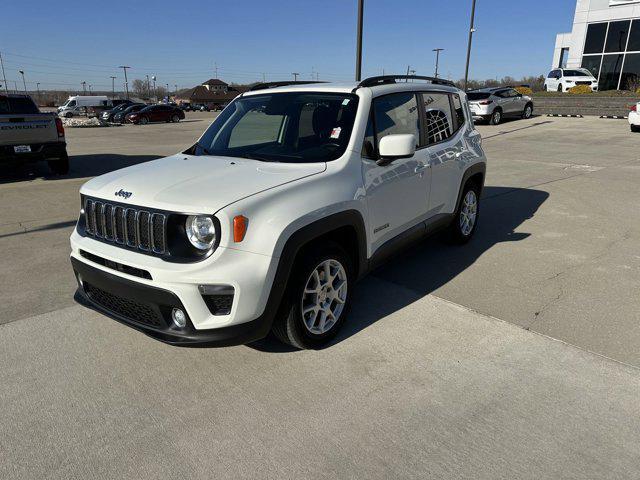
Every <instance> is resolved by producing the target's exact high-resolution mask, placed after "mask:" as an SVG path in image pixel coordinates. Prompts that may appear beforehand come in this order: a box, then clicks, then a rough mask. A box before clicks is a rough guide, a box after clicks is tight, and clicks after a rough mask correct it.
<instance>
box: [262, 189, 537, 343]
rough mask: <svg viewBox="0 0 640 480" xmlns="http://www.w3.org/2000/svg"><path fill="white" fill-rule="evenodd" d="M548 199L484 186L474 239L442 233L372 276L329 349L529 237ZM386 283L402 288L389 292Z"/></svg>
mask: <svg viewBox="0 0 640 480" xmlns="http://www.w3.org/2000/svg"><path fill="white" fill-rule="evenodd" d="M548 197H549V194H548V193H547V192H543V191H540V190H533V189H528V188H508V187H485V189H484V192H483V195H482V201H481V212H480V223H479V224H478V229H477V231H476V233H475V236H474V238H473V239H472V240H471V241H470V242H469V243H468V244H466V245H461V246H451V245H448V244H447V243H446V242H444V241H443V240H444V238H443V237H444V235H436V236H434V237H432V238H429V239H427V240H425V241H424V242H422V243H420V244H418V245H417V246H416V247H414V248H411V249H409V250H407V251H406V252H404V253H402V254H401V255H399V256H397V257H396V258H394V259H392V260H391V261H389V262H387V263H386V264H385V265H383V266H382V267H380V268H378V269H377V270H375V271H373V272H371V273H370V274H369V276H368V277H366V278H365V279H363V280H362V281H361V282H360V283H359V284H358V285H357V289H356V292H355V295H354V298H353V304H352V308H351V312H350V314H349V317H348V319H347V322H346V323H345V325H344V326H343V328H342V330H341V331H340V333H339V335H338V336H337V337H336V339H335V340H334V341H333V342H332V343H331V345H335V344H336V343H339V342H341V341H344V340H345V339H347V338H349V337H350V336H352V335H356V334H358V333H359V332H360V331H362V330H364V329H365V328H367V327H368V326H370V325H372V324H374V323H375V322H377V321H378V320H380V319H382V318H384V317H386V316H388V315H390V314H392V313H394V312H396V311H398V310H400V309H402V308H404V307H406V306H407V305H409V304H411V303H413V302H415V301H416V300H419V299H420V298H422V297H424V296H426V295H428V294H430V293H431V292H433V291H435V290H437V289H438V288H439V287H441V286H443V285H445V284H446V283H448V282H449V281H451V280H452V279H454V278H455V277H456V276H458V275H460V274H461V273H462V272H464V271H465V270H466V269H467V268H468V267H469V266H471V265H472V264H473V263H474V262H475V261H476V260H477V259H478V258H480V257H481V256H482V254H483V253H484V252H486V251H487V250H489V249H491V248H492V247H493V246H494V245H497V244H499V243H503V242H518V241H520V240H524V239H525V238H527V237H529V236H530V234H529V233H526V232H516V231H515V230H516V229H517V228H518V227H519V226H520V225H522V223H524V222H525V221H526V220H528V219H530V218H531V217H533V216H534V215H535V213H536V212H537V210H538V209H539V208H540V206H541V205H542V204H543V203H544V202H545V201H546V200H547V198H548ZM386 282H390V283H392V284H395V285H397V286H399V287H404V288H400V289H394V293H393V294H390V293H389V292H388V290H386V289H385V283H386ZM398 292H400V293H398ZM478 295H482V292H481V291H479V292H478ZM331 345H330V346H331ZM251 347H252V348H255V349H257V350H261V351H268V352H274V353H284V352H292V351H295V350H294V349H293V348H291V347H287V346H285V345H282V344H281V343H279V342H278V341H277V340H276V339H275V338H272V337H271V336H269V337H267V338H266V339H264V340H261V341H259V342H255V343H254V344H252V345H251Z"/></svg>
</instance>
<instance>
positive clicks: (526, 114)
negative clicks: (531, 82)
mask: <svg viewBox="0 0 640 480" xmlns="http://www.w3.org/2000/svg"><path fill="white" fill-rule="evenodd" d="M467 98H468V99H469V107H470V108H471V113H472V115H473V119H474V120H485V121H488V122H489V123H490V124H491V125H498V124H499V123H500V122H502V119H503V118H505V117H520V118H531V115H533V99H532V98H531V97H529V96H527V95H522V94H521V93H520V92H518V91H517V90H515V89H514V88H511V87H500V88H481V89H478V90H471V91H469V92H467Z"/></svg>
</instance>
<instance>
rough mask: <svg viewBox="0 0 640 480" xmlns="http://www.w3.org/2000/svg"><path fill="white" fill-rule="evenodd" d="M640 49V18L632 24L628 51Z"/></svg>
mask: <svg viewBox="0 0 640 480" xmlns="http://www.w3.org/2000/svg"><path fill="white" fill-rule="evenodd" d="M639 51H640V20H634V21H633V24H632V25H631V33H630V34H629V44H628V46H627V52H639Z"/></svg>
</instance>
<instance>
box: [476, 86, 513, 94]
mask: <svg viewBox="0 0 640 480" xmlns="http://www.w3.org/2000/svg"><path fill="white" fill-rule="evenodd" d="M507 88H512V87H488V88H477V89H474V90H469V93H471V92H475V93H494V92H497V91H499V90H506V89H507Z"/></svg>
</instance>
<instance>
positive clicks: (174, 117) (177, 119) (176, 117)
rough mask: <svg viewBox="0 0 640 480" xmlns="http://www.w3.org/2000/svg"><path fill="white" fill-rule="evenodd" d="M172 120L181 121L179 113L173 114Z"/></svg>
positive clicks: (174, 121)
mask: <svg viewBox="0 0 640 480" xmlns="http://www.w3.org/2000/svg"><path fill="white" fill-rule="evenodd" d="M171 121H172V122H173V123H178V122H179V121H180V117H179V116H178V115H173V116H172V117H171Z"/></svg>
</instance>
